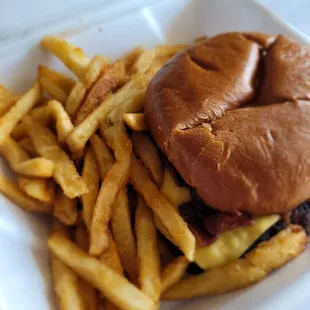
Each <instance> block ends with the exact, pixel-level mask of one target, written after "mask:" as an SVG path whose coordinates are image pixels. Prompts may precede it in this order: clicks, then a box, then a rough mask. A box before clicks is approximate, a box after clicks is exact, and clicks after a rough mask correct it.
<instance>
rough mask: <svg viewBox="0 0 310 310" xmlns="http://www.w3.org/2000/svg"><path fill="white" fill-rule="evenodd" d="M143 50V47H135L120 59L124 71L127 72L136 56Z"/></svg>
mask: <svg viewBox="0 0 310 310" xmlns="http://www.w3.org/2000/svg"><path fill="white" fill-rule="evenodd" d="M143 52H144V48H143V47H140V46H139V47H136V48H134V49H133V50H132V51H131V52H129V53H128V54H127V55H125V56H124V57H123V58H122V59H121V60H122V61H123V62H124V64H125V67H126V71H127V72H129V71H130V70H129V69H130V68H131V66H132V65H133V64H134V63H135V61H136V60H137V58H138V57H139V56H140V55H141V54H142V53H143Z"/></svg>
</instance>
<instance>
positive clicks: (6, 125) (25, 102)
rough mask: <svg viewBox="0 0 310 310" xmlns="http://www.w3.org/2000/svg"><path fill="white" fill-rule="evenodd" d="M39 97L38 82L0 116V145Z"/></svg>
mask: <svg viewBox="0 0 310 310" xmlns="http://www.w3.org/2000/svg"><path fill="white" fill-rule="evenodd" d="M40 98H41V90H40V86H39V84H38V83H36V84H34V86H33V87H32V88H31V89H30V90H28V91H27V92H26V93H25V94H24V95H23V96H22V97H21V98H20V99H19V100H18V101H17V102H16V104H15V105H14V106H13V107H12V108H11V109H10V110H9V111H8V112H7V113H6V114H4V115H3V116H2V117H1V118H0V132H1V135H0V145H2V144H3V143H4V142H5V140H6V139H7V138H8V137H9V136H10V134H11V132H12V130H13V128H14V127H15V126H16V125H17V123H18V122H19V121H20V120H21V119H22V118H23V117H24V116H25V115H26V114H27V113H28V112H29V111H30V110H31V108H32V107H33V106H34V105H35V104H36V103H37V102H38V101H39V99H40Z"/></svg>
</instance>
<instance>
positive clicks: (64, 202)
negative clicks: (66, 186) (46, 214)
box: [53, 190, 78, 226]
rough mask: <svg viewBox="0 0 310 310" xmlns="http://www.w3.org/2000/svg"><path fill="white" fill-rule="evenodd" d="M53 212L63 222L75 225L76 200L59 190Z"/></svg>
mask: <svg viewBox="0 0 310 310" xmlns="http://www.w3.org/2000/svg"><path fill="white" fill-rule="evenodd" d="M53 214H54V216H55V217H56V218H57V219H58V220H59V221H60V222H62V223H63V224H65V225H68V226H71V225H75V224H76V222H77V218H78V210H77V201H76V200H75V199H70V198H69V197H68V196H66V195H65V194H64V193H63V191H62V190H60V191H59V192H58V194H57V197H56V200H55V204H54V213H53Z"/></svg>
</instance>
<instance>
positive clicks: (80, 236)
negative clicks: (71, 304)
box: [75, 222, 100, 310]
mask: <svg viewBox="0 0 310 310" xmlns="http://www.w3.org/2000/svg"><path fill="white" fill-rule="evenodd" d="M75 242H76V244H77V245H78V246H79V247H80V248H81V249H83V250H84V251H86V252H87V251H88V247H89V237H88V234H87V230H86V227H85V225H84V223H83V222H79V223H78V225H77V226H76V232H75ZM79 287H80V292H81V295H82V299H83V301H84V304H85V305H87V310H99V309H100V298H99V293H98V291H97V290H96V289H95V288H94V287H93V286H92V285H91V284H89V283H88V282H86V281H84V280H83V279H79Z"/></svg>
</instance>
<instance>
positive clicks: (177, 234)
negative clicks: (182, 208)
mask: <svg viewBox="0 0 310 310" xmlns="http://www.w3.org/2000/svg"><path fill="white" fill-rule="evenodd" d="M130 181H131V183H132V184H133V186H134V187H135V189H136V190H137V191H138V192H139V193H140V194H141V196H142V197H143V198H144V199H145V201H146V203H147V205H148V206H149V207H150V208H151V209H152V210H153V211H154V213H156V214H157V216H158V217H159V218H160V219H161V221H162V222H163V224H164V225H165V227H166V228H167V229H168V231H169V233H170V234H171V236H172V238H173V240H174V242H175V244H176V245H177V246H178V247H179V248H180V249H181V250H182V252H183V253H184V254H185V256H186V258H187V259H188V260H189V261H193V259H194V254H195V247H196V240H195V237H194V235H193V234H192V233H191V231H190V230H189V228H188V227H187V224H186V223H185V222H184V220H183V219H182V217H181V215H180V214H179V213H178V212H177V211H176V210H175V208H174V207H173V206H172V204H171V203H170V202H169V201H168V200H167V198H165V196H163V195H162V194H161V193H160V191H159V190H158V189H157V187H156V186H155V184H154V183H153V182H152V181H151V180H150V179H149V177H148V176H147V173H146V171H145V169H144V168H143V166H142V165H141V163H140V162H139V161H138V160H137V159H136V158H135V157H134V156H132V158H131V167H130Z"/></svg>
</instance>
